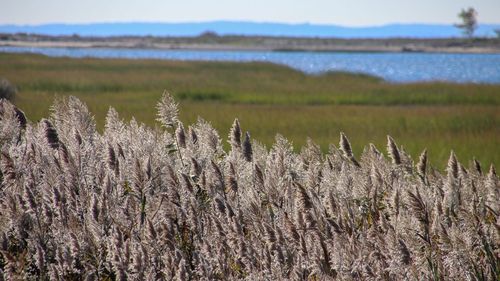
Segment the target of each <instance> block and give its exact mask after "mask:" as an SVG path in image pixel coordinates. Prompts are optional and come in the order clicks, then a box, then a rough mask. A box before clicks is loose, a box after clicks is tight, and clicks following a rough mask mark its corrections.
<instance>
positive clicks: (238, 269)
mask: <svg viewBox="0 0 500 281" xmlns="http://www.w3.org/2000/svg"><path fill="white" fill-rule="evenodd" d="M158 112H159V113H158V120H159V121H160V123H161V124H162V125H163V127H162V128H160V127H155V128H148V127H146V126H145V125H143V124H139V123H138V122H136V121H135V120H134V119H133V120H132V121H130V122H129V123H125V122H124V121H123V120H121V119H120V117H119V115H118V113H117V112H116V111H115V110H114V109H112V108H110V110H109V112H108V115H107V118H106V125H105V130H104V132H103V133H102V134H100V133H98V131H97V130H96V125H95V122H94V120H93V117H92V115H91V114H90V113H89V111H88V109H87V107H86V106H85V105H84V104H83V103H82V102H80V101H79V100H78V99H76V98H74V97H69V98H65V99H61V100H58V101H56V102H55V104H54V105H53V107H52V114H51V116H50V117H49V118H48V119H43V120H41V121H40V122H37V123H33V122H30V121H28V120H27V119H26V117H25V116H24V113H23V112H22V111H21V110H19V109H17V108H16V107H15V106H13V105H12V104H11V103H9V102H8V101H6V100H2V101H1V103H0V142H1V161H0V164H1V165H0V168H1V169H0V171H1V186H0V214H1V216H0V242H1V243H0V253H1V259H0V270H1V271H0V277H2V278H4V279H6V280H21V279H24V280H173V279H176V280H288V279H291V280H331V279H340V280H464V279H465V280H498V279H499V278H500V205H499V202H500V185H499V180H498V176H497V175H496V172H495V168H494V167H493V166H491V167H489V169H485V168H483V167H482V166H481V164H480V163H479V162H478V161H477V160H473V161H471V162H470V165H468V166H467V167H468V168H467V167H466V166H464V165H462V164H461V163H460V162H459V161H458V159H457V158H456V156H455V154H454V153H453V152H451V155H450V158H449V161H448V168H447V170H446V171H445V173H444V174H442V173H440V172H439V171H436V170H434V169H432V168H429V167H428V165H427V157H428V155H427V152H426V151H424V152H423V153H422V155H421V156H420V158H419V160H418V162H417V163H416V164H415V163H414V161H413V160H412V159H411V157H410V156H409V155H408V154H407V153H406V152H405V151H404V149H403V148H402V147H400V146H399V145H398V144H397V143H396V141H395V140H394V139H392V138H391V137H388V142H387V150H388V151H387V155H388V156H387V157H386V156H385V155H384V154H383V153H382V152H381V151H379V150H378V149H377V148H376V147H375V146H374V145H369V146H367V147H366V149H365V150H364V151H363V153H362V154H361V155H355V154H354V152H353V150H352V148H351V144H350V141H349V139H348V137H347V136H346V135H345V134H341V136H340V143H339V146H338V147H337V146H335V145H333V144H332V145H331V146H330V151H329V153H327V154H322V153H321V150H320V149H319V147H318V146H317V145H316V144H315V143H314V142H313V141H311V140H310V141H308V143H307V145H306V146H304V147H303V148H302V150H301V151H300V153H294V150H293V149H292V146H291V144H290V142H289V141H287V140H286V139H285V138H284V137H282V136H280V135H278V136H276V142H275V144H274V145H273V146H272V147H271V148H270V149H267V148H265V147H264V146H263V145H261V144H260V143H259V142H257V141H255V140H253V139H251V135H250V133H248V132H244V130H242V128H244V124H243V126H241V124H240V123H239V122H238V120H235V121H234V123H233V126H232V128H231V129H230V132H229V137H228V139H229V144H230V150H229V151H225V150H224V149H223V145H222V141H221V138H220V136H219V134H218V132H217V131H216V130H215V129H214V128H213V127H212V126H211V125H210V124H209V123H207V122H206V121H204V120H202V119H199V120H198V121H197V122H196V123H195V124H191V125H184V124H182V123H181V122H180V121H179V120H178V109H177V104H176V103H175V101H174V100H173V99H172V97H171V96H170V95H168V94H164V96H163V97H162V99H161V101H160V102H159V103H158Z"/></svg>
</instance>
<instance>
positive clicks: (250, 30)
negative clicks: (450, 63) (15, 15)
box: [0, 21, 500, 38]
mask: <svg viewBox="0 0 500 281" xmlns="http://www.w3.org/2000/svg"><path fill="white" fill-rule="evenodd" d="M495 29H500V24H483V25H480V26H479V28H478V29H477V31H476V33H475V34H476V35H477V36H481V37H484V36H486V37H491V36H495V32H494V30H495ZM207 31H211V32H215V33H217V34H219V35H263V36H291V37H337V38H390V37H412V38H447V37H460V36H462V34H461V31H460V30H459V29H458V28H456V27H454V26H453V25H442V24H389V25H384V26H373V27H344V26H338V25H319V24H283V23H257V22H244V21H241V22H238V21H213V22H200V23H93V24H43V25H0V33H36V34H44V35H55V36H57V35H72V34H78V35H80V36H121V35H134V36H148V35H151V36H197V35H199V34H201V33H203V32H207Z"/></svg>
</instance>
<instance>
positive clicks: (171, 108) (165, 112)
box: [157, 91, 179, 128]
mask: <svg viewBox="0 0 500 281" xmlns="http://www.w3.org/2000/svg"><path fill="white" fill-rule="evenodd" d="M157 108H158V119H157V120H158V121H160V123H161V124H162V125H163V126H165V127H167V128H172V127H174V125H175V124H177V123H178V122H179V120H178V115H179V111H178V109H177V108H178V105H177V103H176V102H175V101H174V99H173V98H172V96H171V95H170V94H169V93H168V92H167V91H165V92H163V96H162V97H161V100H160V102H158V105H157Z"/></svg>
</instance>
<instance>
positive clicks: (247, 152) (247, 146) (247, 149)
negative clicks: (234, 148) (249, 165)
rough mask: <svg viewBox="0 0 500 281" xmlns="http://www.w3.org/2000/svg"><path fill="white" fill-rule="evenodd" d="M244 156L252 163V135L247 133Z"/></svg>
mask: <svg viewBox="0 0 500 281" xmlns="http://www.w3.org/2000/svg"><path fill="white" fill-rule="evenodd" d="M243 156H244V157H245V160H247V162H252V156H253V151H252V144H251V143H250V133H249V132H246V133H245V140H244V141H243Z"/></svg>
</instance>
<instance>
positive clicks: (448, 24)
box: [0, 19, 500, 28]
mask: <svg viewBox="0 0 500 281" xmlns="http://www.w3.org/2000/svg"><path fill="white" fill-rule="evenodd" d="M207 23H251V24H280V25H289V26H301V25H302V26H303V25H310V26H336V27H343V28H373V27H385V26H394V25H440V26H454V25H455V24H456V23H425V22H408V23H404V22H392V23H385V24H373V25H359V26H358V25H342V24H335V23H314V22H296V23H292V22H278V21H254V20H227V19H221V20H206V21H178V22H169V21H147V20H131V21H109V22H108V21H95V22H47V23H32V24H19V23H0V26H18V27H37V26H44V25H97V24H207ZM481 25H500V22H499V23H489V22H485V23H478V26H481Z"/></svg>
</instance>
